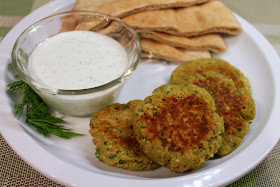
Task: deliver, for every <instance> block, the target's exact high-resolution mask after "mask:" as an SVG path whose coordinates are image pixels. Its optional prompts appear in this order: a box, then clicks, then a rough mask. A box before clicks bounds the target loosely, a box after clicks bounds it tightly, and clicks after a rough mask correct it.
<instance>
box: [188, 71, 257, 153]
mask: <svg viewBox="0 0 280 187" xmlns="http://www.w3.org/2000/svg"><path fill="white" fill-rule="evenodd" d="M185 81H186V83H191V84H195V85H197V86H200V87H202V88H205V89H206V90H208V91H209V93H210V94H211V95H212V97H213V98H214V100H215V103H216V108H217V113H218V114H219V115H220V116H221V117H223V120H224V126H225V132H224V133H223V134H222V137H223V142H222V146H221V147H220V148H219V150H218V152H217V154H218V155H220V156H222V155H226V154H229V153H231V152H232V151H233V150H234V149H236V147H237V146H238V145H239V144H240V143H241V141H242V139H243V137H244V136H245V135H246V133H247V132H248V130H249V124H250V120H252V119H254V117H255V104H254V100H253V98H252V97H251V95H249V94H247V92H245V91H244V90H243V89H237V88H236V86H235V84H234V82H233V81H232V80H231V79H229V78H227V77H225V76H224V75H222V74H220V73H216V72H213V71H209V72H203V73H201V74H197V75H194V76H191V77H188V78H186V79H185Z"/></svg>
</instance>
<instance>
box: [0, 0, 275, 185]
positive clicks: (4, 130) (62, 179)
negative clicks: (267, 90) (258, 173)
mask: <svg viewBox="0 0 280 187" xmlns="http://www.w3.org/2000/svg"><path fill="white" fill-rule="evenodd" d="M73 2H74V0H71V1H69V0H60V1H52V2H49V3H47V4H46V5H44V6H42V7H40V8H39V9H37V10H35V11H34V12H32V13H30V14H29V15H27V16H26V17H25V18H23V19H22V20H21V21H20V22H19V23H18V24H17V25H16V26H14V27H13V28H12V29H11V31H10V32H9V33H8V34H7V35H6V36H5V37H4V39H3V40H2V42H1V43H0V57H1V55H2V56H3V57H4V58H5V57H6V58H7V57H8V56H10V55H8V54H7V50H6V52H5V50H3V49H4V47H3V46H4V44H6V43H7V42H6V41H8V40H9V39H10V38H13V37H15V36H17V34H18V35H19V34H20V32H19V31H17V30H18V29H19V28H20V27H21V26H22V25H23V24H24V23H25V22H30V21H28V20H30V19H31V18H32V17H33V19H34V17H35V16H36V15H37V14H40V12H43V11H44V10H48V11H50V10H49V9H52V10H51V12H54V11H55V10H54V9H56V10H58V9H59V8H57V7H61V6H62V5H64V4H66V3H67V4H70V3H73ZM40 15H41V14H40ZM235 16H236V17H237V19H238V20H239V22H240V23H241V24H246V29H248V30H250V34H252V40H254V41H255V42H256V43H257V44H259V43H261V44H262V45H263V46H264V48H265V50H264V51H265V53H263V54H264V56H265V58H266V59H267V61H269V62H270V65H271V66H273V67H278V68H273V69H272V73H273V76H272V77H273V78H274V80H276V79H277V78H278V80H280V71H279V70H280V65H279V64H280V60H279V56H278V54H277V53H276V51H275V50H274V48H273V47H272V46H271V44H270V43H269V42H268V41H267V40H266V38H265V37H264V36H263V35H262V34H261V33H260V32H259V31H258V30H257V29H255V28H254V27H253V26H252V25H251V24H250V23H249V22H247V21H246V20H245V19H243V18H242V17H240V16H238V15H237V14H235ZM15 38H17V37H15ZM1 46H2V47H1ZM2 51H4V52H2ZM1 53H2V54H1ZM8 58H9V57H8ZM1 76H2V78H3V75H1ZM2 78H1V80H5V79H2ZM274 86H275V103H274V106H273V107H272V113H271V114H270V116H269V119H268V121H267V123H271V122H273V121H275V122H274V123H271V124H272V125H267V126H265V127H264V129H263V130H262V132H260V134H259V135H258V137H257V138H256V139H255V140H254V142H256V141H262V140H261V138H262V137H263V134H265V132H267V131H270V132H272V131H273V130H274V129H277V126H276V125H277V124H276V120H277V111H278V112H279V111H280V99H279V97H276V96H277V95H279V94H280V87H279V86H277V84H276V83H275V82H274ZM2 87H3V86H1V90H2V89H3V90H5V88H2ZM4 87H5V86H4ZM1 94H2V93H1ZM4 96H5V98H4V100H5V102H8V97H7V95H5V93H4ZM6 112H7V115H5V116H4V118H2V117H3V116H2V115H1V113H2V112H0V117H1V118H2V119H5V120H4V121H5V122H11V123H12V127H3V125H2V126H0V132H1V135H2V136H3V138H4V139H5V141H6V142H7V143H8V144H9V146H10V147H11V148H12V149H13V150H14V151H15V152H16V154H17V155H18V156H20V157H21V158H22V159H23V160H24V161H25V162H26V163H28V164H29V165H30V166H32V167H33V168H34V169H36V170H37V171H38V172H40V173H41V174H43V175H44V176H46V177H48V178H49V179H51V180H53V181H56V182H58V183H60V184H64V185H67V186H69V185H72V186H76V185H78V186H86V185H89V184H88V183H86V182H85V181H83V178H84V179H93V172H90V171H87V170H84V169H81V168H79V167H76V166H74V165H71V164H69V163H67V162H65V161H63V160H61V159H59V158H57V157H55V156H54V155H52V154H50V153H49V152H48V151H47V150H45V149H44V148H42V147H41V146H40V145H39V144H38V143H37V142H35V141H34V140H33V139H32V138H31V137H30V135H29V134H28V133H26V132H25V130H24V129H23V128H22V127H21V126H20V125H19V123H18V122H17V120H16V119H15V118H14V116H13V114H12V111H11V109H10V110H9V109H8V111H6ZM278 129H279V127H278ZM22 132H24V133H22ZM11 134H15V136H14V137H11V136H9V135H11ZM18 137H20V139H21V138H24V139H22V141H20V140H18V139H17V138H18ZM279 137H280V135H278V134H276V133H275V134H274V135H273V136H271V137H270V139H268V140H269V141H268V142H266V144H267V146H268V147H269V148H268V149H265V150H262V151H261V152H262V156H261V157H260V158H253V160H254V162H250V165H249V166H248V167H247V168H244V169H243V170H241V171H239V172H237V173H235V174H234V175H232V176H231V177H228V178H225V179H224V180H220V181H218V182H215V183H211V184H210V183H209V184H207V186H212V185H227V184H229V183H231V182H233V181H235V180H237V179H239V178H241V177H242V176H244V175H246V174H247V173H248V172H250V171H251V170H253V169H254V168H255V167H256V166H257V165H258V164H259V163H260V162H261V161H263V160H264V159H265V157H266V156H267V155H268V154H269V153H270V152H271V151H272V149H273V148H274V146H275V145H276V144H277V142H278V140H279ZM30 142H32V147H31V146H28V147H26V146H25V149H21V146H24V145H25V143H30ZM255 147H256V146H255V144H253V143H252V144H250V145H249V146H248V148H249V150H250V151H253V150H254V151H255V149H254V148H255ZM248 148H246V149H247V150H248ZM34 150H35V151H38V154H39V155H40V156H41V157H39V158H38V157H37V158H33V157H32V156H33V155H32V153H33V152H34ZM46 155H47V156H48V158H45V157H46ZM236 156H241V155H236ZM30 158H32V159H33V160H30ZM41 158H44V159H46V160H48V161H52V166H56V167H55V169H54V168H53V167H50V165H49V162H46V163H43V162H42V161H41ZM251 159H252V158H251ZM38 164H39V165H41V166H40V167H38ZM223 164H224V165H230V161H225V162H224V163H223ZM65 169H67V170H75V171H76V172H72V175H69V174H68V175H67V176H65V175H63V173H65ZM212 169H213V172H215V171H217V172H219V171H218V169H219V168H218V166H215V167H213V168H212ZM77 174H78V175H77ZM94 175H95V176H94V178H99V180H98V181H97V183H100V184H103V185H104V184H107V185H109V184H115V183H116V182H122V184H123V185H132V184H133V185H134V186H141V185H143V184H146V185H147V184H153V185H155V184H158V185H161V186H168V185H170V183H169V182H173V183H174V185H178V186H179V185H183V184H186V182H188V181H187V180H189V178H190V177H187V178H186V176H180V177H175V178H168V179H150V178H149V179H146V180H140V179H139V180H138V179H123V178H118V177H114V176H112V177H108V176H105V175H102V174H99V173H94ZM207 175H209V173H207V172H204V171H203V172H202V174H200V175H196V173H193V174H191V175H190V176H191V178H193V179H194V180H196V179H198V178H201V177H205V176H207ZM77 176H80V177H81V178H77ZM108 178H110V180H106V179H108ZM103 179H104V180H103ZM81 180H82V181H81ZM136 180H137V181H138V182H137V184H136V183H134V182H135V181H136ZM95 182H96V181H95ZM104 182H106V183H104ZM167 182H168V183H167ZM194 182H195V181H194ZM97 183H96V184H97Z"/></svg>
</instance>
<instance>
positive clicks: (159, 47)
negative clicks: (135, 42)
mask: <svg viewBox="0 0 280 187" xmlns="http://www.w3.org/2000/svg"><path fill="white" fill-rule="evenodd" d="M141 45H142V57H146V58H156V59H161V60H166V61H169V62H173V63H176V64H182V63H185V62H189V61H193V60H197V59H200V58H211V55H210V52H209V51H190V50H186V49H182V48H174V47H171V46H168V45H166V44H163V43H160V42H157V41H154V40H150V39H143V38H141Z"/></svg>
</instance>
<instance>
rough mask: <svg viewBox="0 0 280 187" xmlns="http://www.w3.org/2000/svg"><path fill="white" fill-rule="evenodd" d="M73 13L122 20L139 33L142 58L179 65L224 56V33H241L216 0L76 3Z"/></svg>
mask: <svg viewBox="0 0 280 187" xmlns="http://www.w3.org/2000/svg"><path fill="white" fill-rule="evenodd" d="M74 10H75V11H79V10H90V11H96V12H101V13H105V14H109V15H112V16H116V17H119V18H122V20H123V21H125V22H126V23H128V24H129V25H130V26H132V27H133V28H134V29H135V30H136V31H137V33H138V35H139V37H140V40H141V44H142V56H143V57H148V58H157V59H162V60H167V61H170V62H174V63H180V64H181V63H184V62H189V61H193V60H196V59H200V58H210V57H211V53H210V52H214V53H224V52H225V51H226V45H225V42H224V40H223V38H222V36H221V34H222V33H226V34H233V35H236V34H238V33H240V32H241V30H242V29H241V25H240V24H239V22H238V21H237V19H236V18H235V16H234V15H233V13H232V12H231V11H230V10H229V9H228V8H227V7H226V6H225V5H224V4H223V3H221V2H220V1H216V0H215V1H213V0H159V1H150V0H130V1H127V0H77V2H76V4H75V7H74ZM89 30H90V29H89Z"/></svg>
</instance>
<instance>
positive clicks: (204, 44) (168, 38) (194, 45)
mask: <svg viewBox="0 0 280 187" xmlns="http://www.w3.org/2000/svg"><path fill="white" fill-rule="evenodd" d="M137 33H138V36H139V37H141V38H147V39H152V40H155V41H159V42H162V43H165V44H167V45H169V46H172V47H181V48H185V49H188V50H195V51H212V52H215V53H224V52H225V51H226V44H225V42H224V40H223V38H222V36H221V35H219V34H206V35H201V36H196V37H183V36H174V35H170V34H166V33H162V32H154V31H148V30H144V31H141V32H137Z"/></svg>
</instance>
